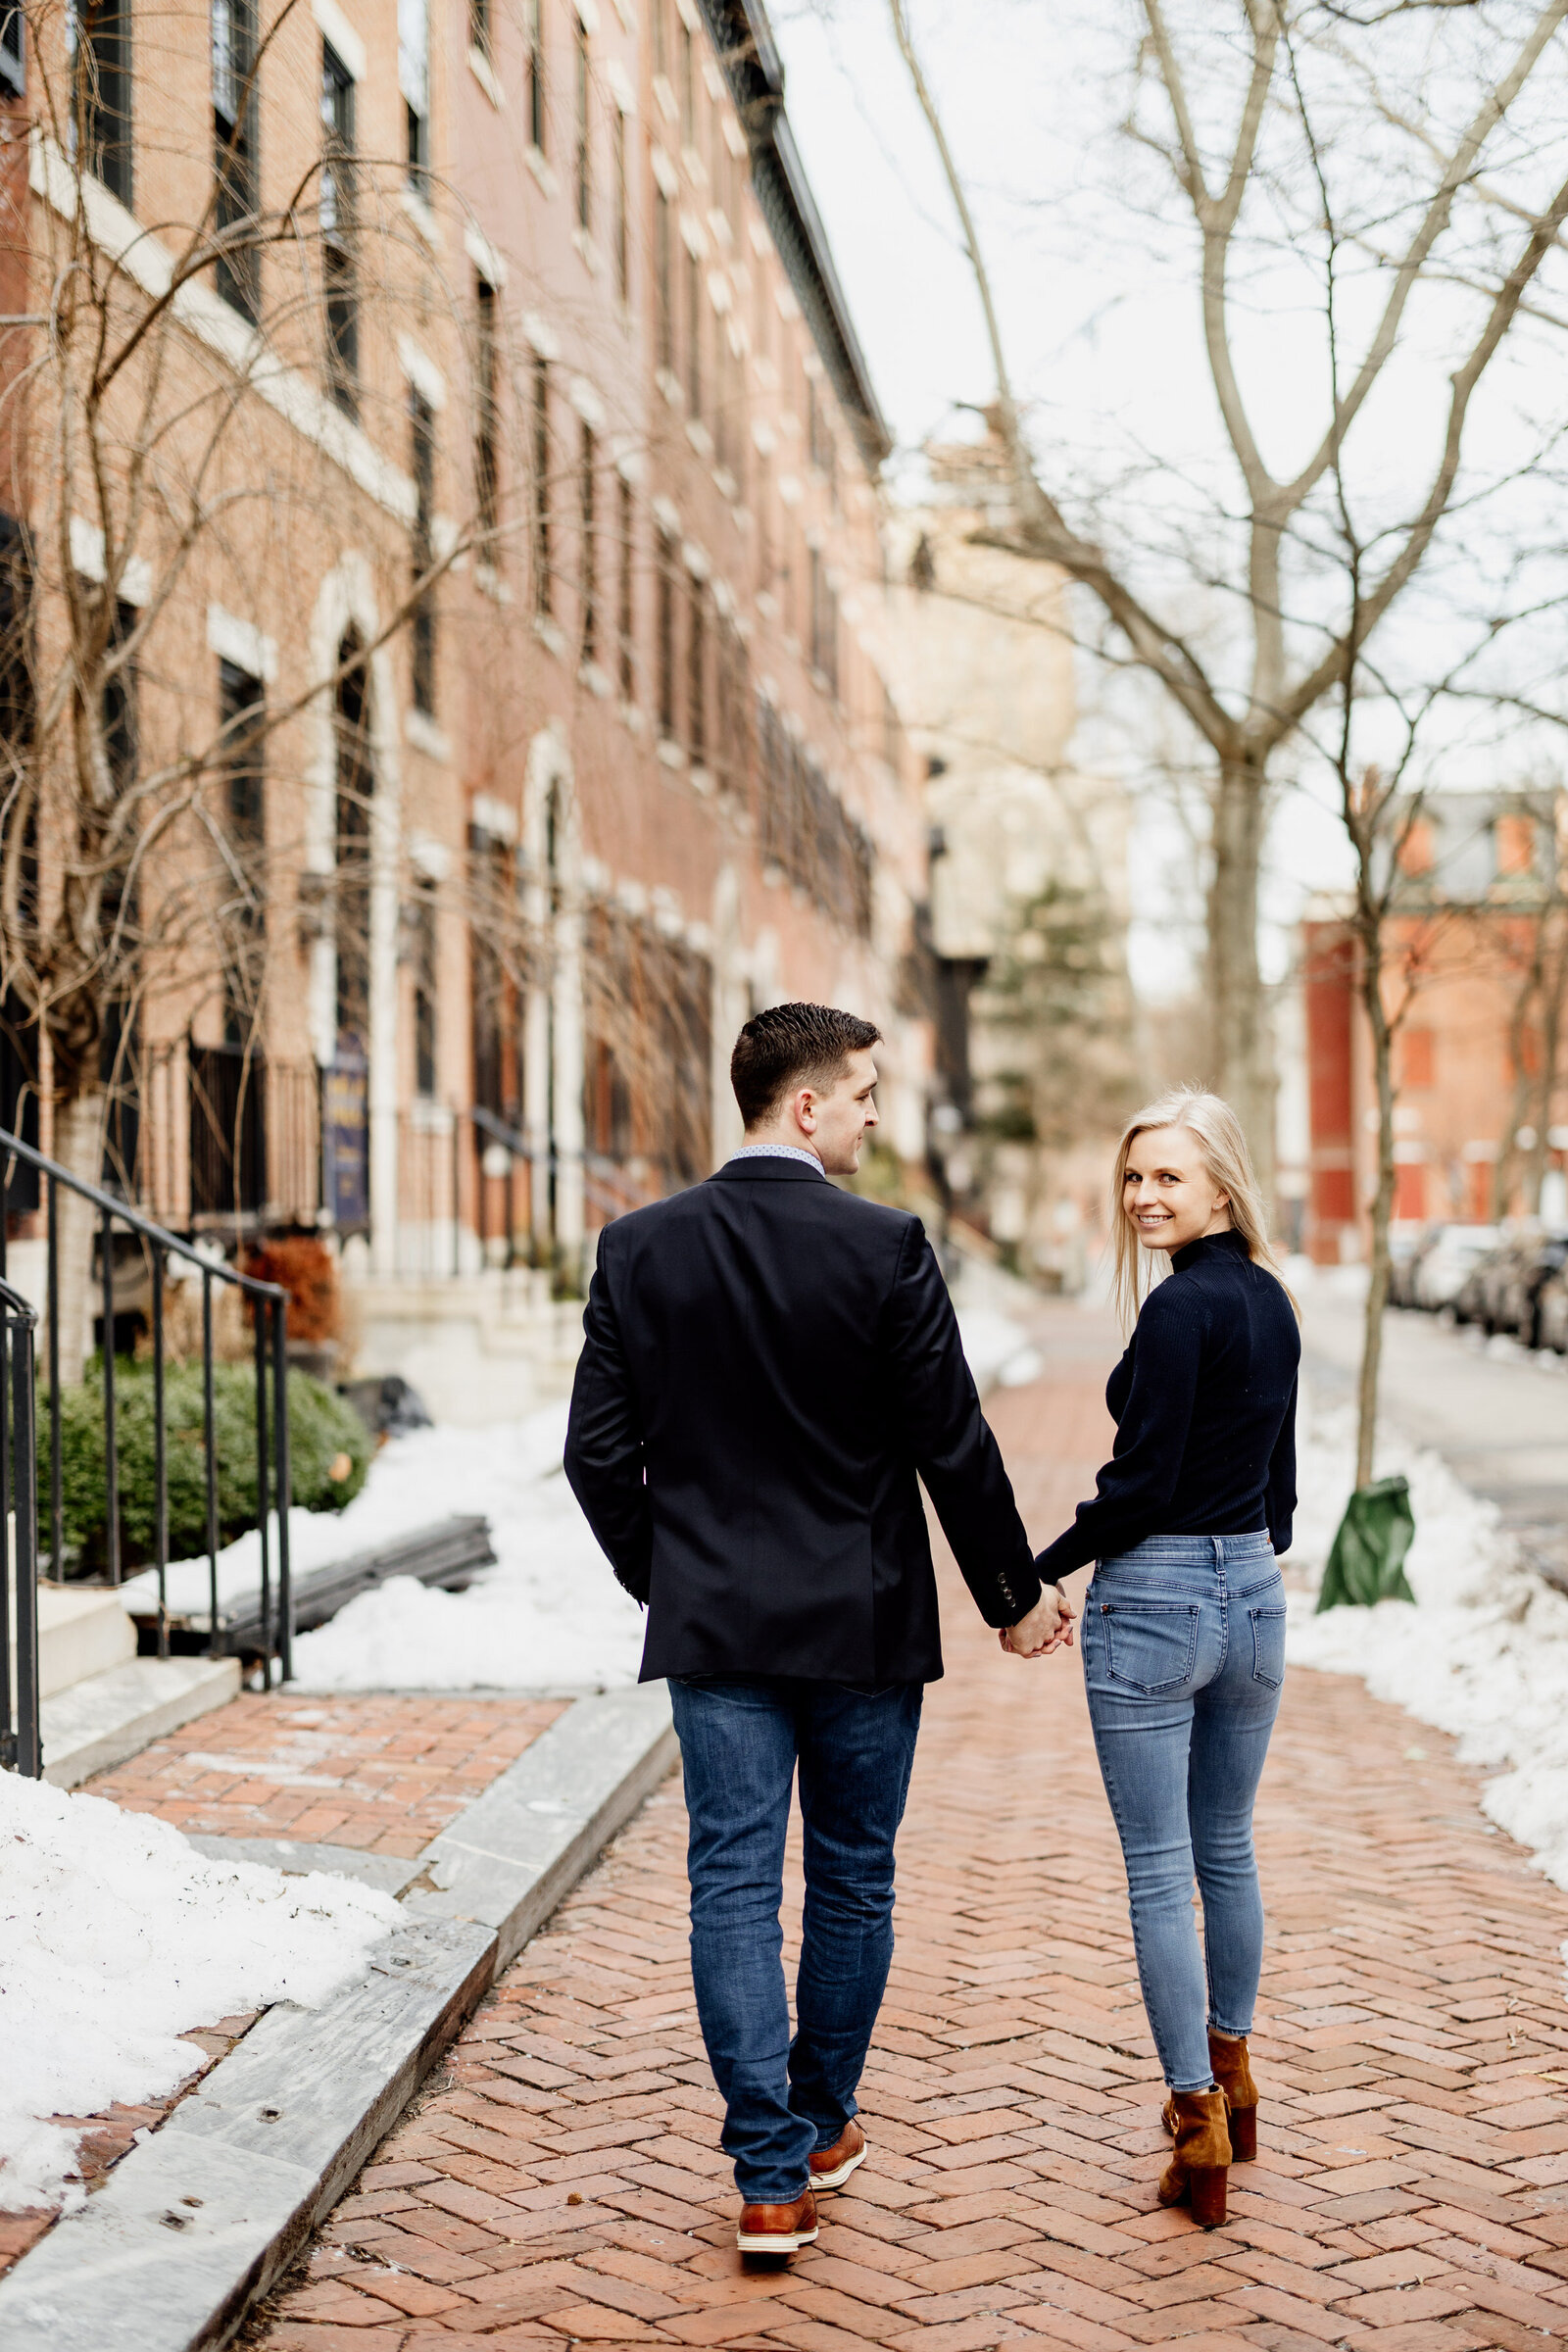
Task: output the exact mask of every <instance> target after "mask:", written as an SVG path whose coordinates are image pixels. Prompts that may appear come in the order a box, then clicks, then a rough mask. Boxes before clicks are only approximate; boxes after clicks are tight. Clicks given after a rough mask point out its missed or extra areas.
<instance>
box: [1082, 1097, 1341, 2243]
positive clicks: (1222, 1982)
mask: <svg viewBox="0 0 1568 2352" xmlns="http://www.w3.org/2000/svg"><path fill="white" fill-rule="evenodd" d="M1112 1215H1113V1219H1114V1224H1113V1231H1114V1233H1115V1237H1116V1244H1115V1255H1116V1290H1117V1294H1118V1299H1119V1302H1120V1304H1121V1307H1122V1310H1123V1316H1124V1320H1125V1321H1128V1322H1130V1321H1132V1320H1133V1318H1134V1316H1136V1318H1137V1320H1136V1327H1135V1329H1134V1330H1133V1334H1132V1339H1131V1342H1130V1344H1129V1346H1128V1348H1127V1351H1126V1353H1125V1355H1123V1357H1122V1359H1121V1361H1120V1363H1119V1364H1118V1365H1117V1366H1116V1369H1115V1370H1114V1372H1112V1374H1111V1376H1110V1381H1109V1384H1108V1386H1107V1387H1106V1391H1105V1401H1106V1403H1107V1404H1108V1405H1109V1407H1110V1410H1111V1413H1112V1415H1113V1417H1114V1419H1115V1422H1116V1442H1115V1446H1114V1450H1113V1452H1112V1455H1111V1459H1110V1460H1109V1461H1108V1462H1107V1463H1106V1464H1105V1467H1104V1468H1103V1470H1102V1471H1101V1473H1100V1478H1099V1481H1098V1491H1097V1493H1096V1494H1095V1495H1094V1497H1093V1499H1092V1500H1090V1501H1088V1502H1084V1503H1080V1504H1079V1506H1078V1513H1077V1517H1076V1519H1075V1521H1074V1523H1073V1525H1072V1526H1071V1527H1070V1528H1068V1530H1067V1531H1066V1533H1065V1534H1064V1535H1062V1536H1058V1537H1057V1539H1056V1541H1055V1543H1054V1544H1051V1545H1050V1547H1049V1548H1048V1549H1047V1550H1046V1551H1045V1552H1044V1553H1043V1554H1042V1555H1041V1557H1040V1560H1039V1561H1038V1563H1037V1565H1038V1567H1039V1570H1040V1574H1041V1577H1042V1579H1043V1580H1044V1582H1045V1583H1047V1584H1048V1585H1049V1584H1053V1583H1055V1582H1056V1581H1057V1580H1058V1579H1059V1578H1060V1577H1062V1576H1064V1575H1066V1574H1068V1573H1069V1572H1070V1571H1071V1570H1073V1569H1075V1568H1080V1567H1083V1566H1085V1565H1087V1564H1088V1563H1089V1562H1090V1561H1093V1562H1094V1563H1095V1574H1094V1581H1093V1583H1092V1584H1091V1585H1090V1587H1089V1590H1088V1592H1087V1593H1086V1594H1085V1596H1084V1615H1083V1654H1084V1681H1085V1686H1086V1689H1087V1691H1088V1696H1089V1716H1090V1721H1091V1723H1092V1725H1093V1727H1094V1735H1095V1747H1096V1751H1097V1753H1098V1755H1099V1758H1100V1769H1101V1774H1102V1777H1103V1781H1104V1784H1105V1794H1106V1796H1107V1797H1108V1799H1109V1801H1110V1809H1111V1813H1112V1815H1113V1816H1114V1818H1115V1823H1116V1830H1117V1834H1118V1836H1119V1837H1120V1838H1121V1847H1122V1855H1123V1859H1124V1860H1125V1862H1126V1866H1127V1891H1128V1901H1129V1907H1130V1909H1131V1913H1132V1925H1133V1941H1134V1944H1135V1947H1136V1949H1137V1954H1138V1974H1139V1978H1140V1981H1141V1984H1142V1986H1143V1994H1144V2006H1145V2009H1146V2010H1147V2012H1148V2015H1149V2024H1150V2030H1151V2032H1152V2034H1153V2038H1154V2046H1155V2048H1156V2050H1157V2051H1158V2053H1159V2059H1160V2064H1161V2066H1162V2067H1163V2069H1164V2075H1165V2082H1166V2084H1167V2087H1168V2089H1169V2092H1170V2096H1169V2098H1168V2099H1167V2101H1166V2104H1165V2128H1166V2130H1167V2131H1170V2133H1171V2134H1172V2137H1173V2139H1174V2141H1175V2148H1174V2153H1173V2155H1172V2158H1171V2162H1170V2164H1169V2166H1168V2168H1167V2169H1166V2172H1165V2175H1164V2178H1163V2179H1162V2180H1161V2181H1160V2184H1159V2200H1160V2203H1161V2204H1162V2205H1175V2204H1180V2203H1183V2202H1187V2203H1190V2204H1191V2207H1192V2212H1193V2218H1194V2220H1195V2221H1197V2222H1200V2223H1201V2224H1202V2226H1203V2227H1204V2228H1205V2229H1213V2228H1214V2227H1215V2225H1216V2224H1217V2223H1220V2222H1222V2221H1223V2220H1224V2219H1225V2184H1226V2174H1227V2169H1228V2167H1229V2166H1230V2164H1231V2162H1232V2161H1233V2159H1234V2160H1235V2161H1237V2162H1244V2161H1246V2160H1247V2159H1248V2158H1250V2156H1252V2155H1253V2154H1255V2152H1256V2146H1257V2092H1256V2089H1255V2087H1254V2085H1253V2082H1252V2077H1251V2071H1250V2067H1249V2064H1248V2055H1247V2036H1248V2034H1249V2033H1250V2031H1251V2025H1252V2004H1253V2001H1254V1999H1255V1998H1256V1994H1257V1981H1258V1975H1259V1971H1260V1969H1261V1966H1262V1957H1263V1905H1262V1897H1261V1895H1260V1892H1259V1889H1258V1883H1257V1865H1256V1862H1255V1860H1254V1859H1253V1854H1252V1800H1253V1797H1254V1795H1255V1794H1256V1791H1257V1785H1258V1781H1259V1779H1260V1777H1261V1775H1262V1770H1263V1760H1264V1758H1265V1756H1266V1755H1267V1753H1268V1742H1269V1735H1270V1733H1271V1732H1272V1730H1273V1728H1274V1717H1275V1715H1276V1713H1277V1712H1278V1709H1279V1701H1280V1686H1281V1684H1282V1682H1283V1681H1284V1677H1285V1591H1284V1586H1283V1583H1282V1581H1281V1578H1280V1572H1279V1568H1278V1566H1277V1565H1276V1561H1275V1554H1276V1552H1280V1551H1284V1550H1286V1549H1287V1548H1288V1547H1289V1544H1290V1541H1291V1517H1292V1513H1293V1511H1294V1510H1295V1507H1296V1438H1295V1426H1296V1384H1297V1370H1298V1366H1299V1361H1300V1352H1301V1348H1300V1337H1299V1331H1298V1327H1297V1316H1296V1302H1295V1300H1294V1299H1292V1298H1291V1296H1290V1293H1289V1292H1288V1291H1287V1290H1286V1288H1285V1285H1284V1283H1283V1282H1282V1281H1281V1279H1280V1277H1279V1274H1278V1271H1277V1269H1276V1267H1275V1264H1274V1259H1273V1256H1272V1254H1271V1253H1270V1250H1269V1245H1268V1233H1267V1225H1266V1220H1265V1217H1264V1211H1263V1204H1262V1201H1261V1198H1260V1196H1259V1193H1258V1188H1257V1180H1256V1178H1255V1177H1254V1176H1253V1173H1252V1165H1251V1160H1250V1156H1249V1153H1248V1149H1247V1139H1246V1137H1245V1136H1244V1135H1243V1133H1242V1129H1241V1125H1240V1123H1239V1121H1238V1120H1237V1117H1236V1114H1235V1112H1234V1111H1233V1110H1232V1109H1231V1107H1230V1105H1229V1103H1223V1102H1221V1101H1220V1099H1219V1097H1218V1096H1217V1095H1211V1094H1205V1093H1203V1092H1201V1090H1200V1089H1198V1088H1196V1087H1183V1088H1178V1089H1177V1090H1176V1091H1175V1092H1174V1093H1171V1094H1168V1095H1163V1096H1161V1097H1160V1099H1159V1101H1158V1102H1157V1103H1150V1104H1149V1106H1148V1107H1147V1109H1144V1110H1141V1111H1140V1112H1139V1113H1138V1115H1137V1117H1136V1118H1134V1119H1132V1120H1130V1121H1129V1123H1128V1126H1127V1130H1126V1133H1125V1134H1124V1135H1123V1137H1122V1140H1121V1147H1120V1149H1119V1151H1118V1152H1117V1153H1116V1169H1115V1177H1114V1197H1113V1204H1112ZM1154 1258H1164V1259H1165V1260H1167V1261H1168V1267H1169V1270H1168V1272H1167V1273H1166V1274H1165V1276H1164V1279H1163V1280H1157V1281H1154V1282H1153V1286H1152V1288H1147V1286H1146V1283H1145V1281H1144V1279H1143V1277H1144V1276H1146V1275H1150V1274H1151V1273H1152V1266H1151V1260H1152V1259H1154ZM1146 1289H1147V1295H1145V1296H1144V1297H1143V1301H1142V1305H1141V1306H1140V1303H1139V1300H1140V1293H1141V1292H1145V1291H1146ZM1069 1639H1070V1636H1069ZM1195 1873H1196V1876H1197V1880H1198V1886H1199V1889H1200V1892H1201V1896H1202V1904H1203V1941H1202V1948H1201V1950H1200V1947H1199V1940H1198V1928H1197V1923H1196V1921H1195V1919H1194V1916H1193V1879H1194V1875H1195Z"/></svg>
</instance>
